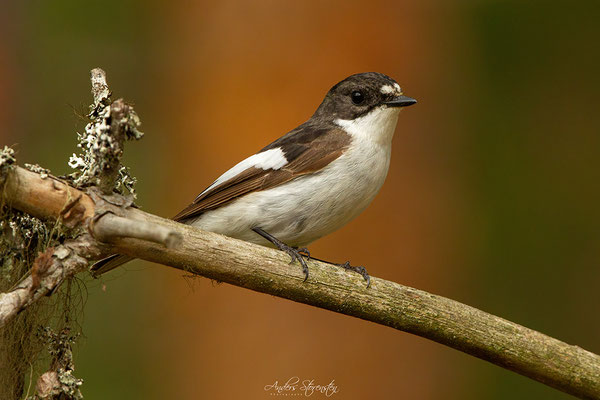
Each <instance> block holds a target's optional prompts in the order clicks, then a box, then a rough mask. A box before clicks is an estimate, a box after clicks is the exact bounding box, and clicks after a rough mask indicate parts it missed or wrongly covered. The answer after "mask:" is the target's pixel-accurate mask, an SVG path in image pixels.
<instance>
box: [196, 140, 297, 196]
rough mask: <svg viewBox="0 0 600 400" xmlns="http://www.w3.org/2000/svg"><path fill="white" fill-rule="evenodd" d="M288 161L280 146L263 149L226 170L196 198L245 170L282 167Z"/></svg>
mask: <svg viewBox="0 0 600 400" xmlns="http://www.w3.org/2000/svg"><path fill="white" fill-rule="evenodd" d="M287 163H288V160H287V158H285V154H284V153H283V151H282V150H281V148H280V147H277V148H275V149H269V150H267V151H263V152H261V153H257V154H255V155H253V156H250V157H248V158H246V159H245V160H243V161H241V162H239V163H238V164H236V165H235V166H234V167H233V168H231V169H230V170H229V171H227V172H225V173H224V174H223V175H221V176H220V177H219V178H218V179H217V180H216V181H214V182H213V184H212V185H210V186H209V187H207V188H206V189H205V190H204V191H203V192H202V193H200V194H199V195H198V197H196V200H197V199H198V198H199V197H200V196H202V195H203V194H204V193H206V192H207V191H209V190H210V189H212V188H214V187H215V186H218V185H220V184H221V183H223V182H226V181H228V180H230V179H232V178H235V177H236V176H237V175H238V174H240V173H242V172H244V171H245V170H247V169H248V168H253V167H255V168H261V169H265V170H266V169H275V170H277V169H280V168H281V167H283V166H284V165H285V164H287Z"/></svg>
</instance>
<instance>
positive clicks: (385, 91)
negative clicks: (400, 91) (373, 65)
mask: <svg viewBox="0 0 600 400" xmlns="http://www.w3.org/2000/svg"><path fill="white" fill-rule="evenodd" d="M379 91H380V92H381V93H383V94H390V93H394V92H395V91H396V89H395V88H394V87H393V86H392V85H383V86H382V87H381V89H379Z"/></svg>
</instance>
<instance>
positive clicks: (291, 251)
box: [278, 244, 310, 282]
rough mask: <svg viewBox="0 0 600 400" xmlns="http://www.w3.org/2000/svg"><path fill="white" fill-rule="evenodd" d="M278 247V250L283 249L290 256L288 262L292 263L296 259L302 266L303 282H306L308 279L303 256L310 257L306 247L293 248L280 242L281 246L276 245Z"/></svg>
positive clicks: (306, 266)
mask: <svg viewBox="0 0 600 400" xmlns="http://www.w3.org/2000/svg"><path fill="white" fill-rule="evenodd" d="M278 247H279V250H282V251H285V252H286V253H287V254H288V255H289V256H290V258H291V259H292V260H291V261H290V264H293V263H294V261H296V260H298V262H299V263H300V265H301V266H302V272H304V281H303V282H306V280H307V279H308V265H306V260H304V257H310V253H309V252H308V250H307V249H295V248H293V247H290V246H288V245H286V244H282V245H281V246H278ZM303 253H308V254H303ZM303 256H304V257H303Z"/></svg>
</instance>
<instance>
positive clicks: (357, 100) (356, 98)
mask: <svg viewBox="0 0 600 400" xmlns="http://www.w3.org/2000/svg"><path fill="white" fill-rule="evenodd" d="M350 98H351V99H352V102H353V103H354V104H356V105H359V104H361V103H362V102H363V101H365V95H364V94H363V93H362V92H360V91H358V90H355V91H354V92H352V94H351V95H350Z"/></svg>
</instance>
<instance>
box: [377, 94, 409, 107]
mask: <svg viewBox="0 0 600 400" xmlns="http://www.w3.org/2000/svg"><path fill="white" fill-rule="evenodd" d="M416 102H417V101H416V100H415V99H413V98H410V97H408V96H398V97H396V98H395V99H394V100H390V101H386V102H384V103H383V104H385V105H386V106H388V107H408V106H412V105H413V104H415V103H416Z"/></svg>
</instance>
